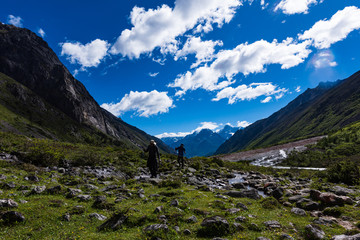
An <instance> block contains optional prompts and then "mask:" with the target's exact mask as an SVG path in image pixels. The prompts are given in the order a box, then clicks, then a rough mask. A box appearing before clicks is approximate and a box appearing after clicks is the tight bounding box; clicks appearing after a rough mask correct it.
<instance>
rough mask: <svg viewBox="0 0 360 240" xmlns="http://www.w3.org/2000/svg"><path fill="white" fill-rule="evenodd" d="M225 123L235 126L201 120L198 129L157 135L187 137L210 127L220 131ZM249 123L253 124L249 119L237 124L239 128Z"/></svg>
mask: <svg viewBox="0 0 360 240" xmlns="http://www.w3.org/2000/svg"><path fill="white" fill-rule="evenodd" d="M224 125H229V126H231V127H234V126H233V125H232V124H230V123H226V124H218V123H215V122H201V123H200V126H199V127H197V128H196V129H194V130H192V131H189V132H178V133H167V132H165V133H162V134H158V135H156V136H155V137H157V138H166V137H185V136H187V135H190V134H193V133H194V132H200V131H201V130H203V129H210V130H212V131H214V132H219V131H220V130H221V128H222V127H223V126H224ZM249 125H251V123H249V122H248V121H238V122H237V123H236V126H237V127H238V128H246V127H247V126H249Z"/></svg>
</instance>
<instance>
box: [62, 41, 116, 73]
mask: <svg viewBox="0 0 360 240" xmlns="http://www.w3.org/2000/svg"><path fill="white" fill-rule="evenodd" d="M60 46H61V47H62V50H61V56H67V59H68V60H69V61H70V62H71V63H73V64H74V63H78V64H80V65H81V67H82V68H86V67H97V66H98V65H99V64H100V62H101V60H103V59H104V58H105V56H106V55H107V51H108V49H109V47H110V44H109V43H108V42H107V41H104V40H100V39H95V40H94V41H92V42H90V43H87V44H85V45H83V44H81V43H79V42H75V43H72V42H66V43H61V44H60Z"/></svg>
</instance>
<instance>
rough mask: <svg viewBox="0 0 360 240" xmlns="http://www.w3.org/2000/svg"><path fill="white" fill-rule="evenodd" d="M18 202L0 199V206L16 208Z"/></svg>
mask: <svg viewBox="0 0 360 240" xmlns="http://www.w3.org/2000/svg"><path fill="white" fill-rule="evenodd" d="M18 206H19V204H18V203H17V202H15V201H14V200H12V199H0V207H3V208H16V207H18Z"/></svg>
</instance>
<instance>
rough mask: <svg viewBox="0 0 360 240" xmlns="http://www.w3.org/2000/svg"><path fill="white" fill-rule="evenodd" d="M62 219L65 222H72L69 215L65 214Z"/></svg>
mask: <svg viewBox="0 0 360 240" xmlns="http://www.w3.org/2000/svg"><path fill="white" fill-rule="evenodd" d="M62 219H63V220H64V221H67V222H70V220H71V216H70V214H69V213H65V214H64V215H63V216H62Z"/></svg>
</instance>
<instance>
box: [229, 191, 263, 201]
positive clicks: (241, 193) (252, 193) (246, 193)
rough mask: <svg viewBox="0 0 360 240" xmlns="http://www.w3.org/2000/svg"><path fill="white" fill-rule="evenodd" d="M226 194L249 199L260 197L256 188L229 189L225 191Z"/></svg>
mask: <svg viewBox="0 0 360 240" xmlns="http://www.w3.org/2000/svg"><path fill="white" fill-rule="evenodd" d="M225 194H226V195H228V196H230V197H234V198H251V199H255V200H257V199H260V198H261V196H260V195H259V193H258V191H257V190H256V189H250V190H242V191H230V192H227V193H225Z"/></svg>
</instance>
